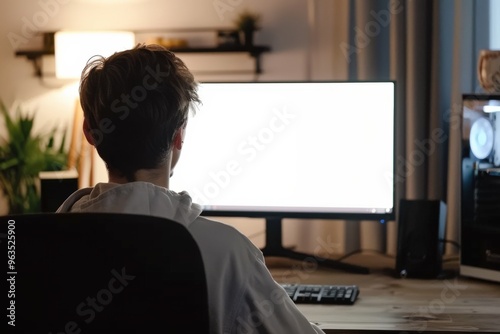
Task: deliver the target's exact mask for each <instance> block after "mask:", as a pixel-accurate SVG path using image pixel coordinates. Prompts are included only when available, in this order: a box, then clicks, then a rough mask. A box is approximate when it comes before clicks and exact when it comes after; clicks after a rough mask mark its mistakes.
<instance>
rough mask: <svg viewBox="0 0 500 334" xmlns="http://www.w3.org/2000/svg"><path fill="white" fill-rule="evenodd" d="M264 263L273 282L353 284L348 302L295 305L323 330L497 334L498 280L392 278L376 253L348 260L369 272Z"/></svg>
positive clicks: (274, 261) (387, 261)
mask: <svg viewBox="0 0 500 334" xmlns="http://www.w3.org/2000/svg"><path fill="white" fill-rule="evenodd" d="M266 261H267V263H268V266H269V268H270V270H271V273H272V274H273V277H274V278H275V279H276V281H278V282H287V283H299V282H304V283H311V284H356V285H358V286H359V288H360V295H359V297H358V300H357V301H356V302H355V304H354V305H351V306H340V305H305V304H298V307H299V309H300V310H301V311H302V312H303V313H304V315H305V316H306V317H307V318H308V319H309V320H310V321H311V322H314V323H318V324H319V325H320V327H321V328H322V329H323V330H324V331H325V332H326V333H361V332H367V331H370V332H371V333H386V332H387V333H390V332H399V333H405V332H415V333H422V332H424V333H443V332H451V333H462V332H465V333H482V332H485V333H486V332H489V333H491V332H492V333H500V284H499V283H492V282H487V281H481V280H476V279H471V278H466V277H448V278H444V279H439V280H438V279H435V280H434V279H433V280H422V279H409V278H406V279H401V278H396V277H395V276H394V275H393V272H392V269H393V268H394V259H390V258H387V257H382V256H378V255H366V254H365V255H359V256H358V255H356V256H353V258H352V259H350V261H349V262H352V263H355V264H359V265H363V266H366V264H369V265H367V266H368V267H370V268H371V271H372V273H371V274H369V275H362V274H350V273H345V272H342V271H338V270H334V269H323V268H315V267H314V266H313V265H311V266H307V265H305V264H303V263H300V262H296V261H288V260H281V259H279V260H278V259H272V258H270V259H267V260H266ZM455 265H456V266H457V265H458V263H455V264H452V266H455ZM447 266H448V267H450V263H447ZM389 269H391V270H389ZM445 269H450V268H447V267H446V266H445Z"/></svg>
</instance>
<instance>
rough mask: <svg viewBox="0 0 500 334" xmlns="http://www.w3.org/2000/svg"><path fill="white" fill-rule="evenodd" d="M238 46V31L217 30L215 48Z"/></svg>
mask: <svg viewBox="0 0 500 334" xmlns="http://www.w3.org/2000/svg"><path fill="white" fill-rule="evenodd" d="M235 45H240V35H239V32H238V30H232V29H227V30H217V46H218V47H228V46H235Z"/></svg>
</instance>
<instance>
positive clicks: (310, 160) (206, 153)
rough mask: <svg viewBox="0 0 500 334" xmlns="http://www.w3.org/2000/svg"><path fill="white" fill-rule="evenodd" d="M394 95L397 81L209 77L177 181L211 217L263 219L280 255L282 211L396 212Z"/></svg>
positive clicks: (346, 215)
mask: <svg viewBox="0 0 500 334" xmlns="http://www.w3.org/2000/svg"><path fill="white" fill-rule="evenodd" d="M394 95H395V83H394V82H392V81H384V82H381V81H378V82H366V81H363V82H362V81H342V82H341V81H335V82H332V81H328V82H326V81H325V82H323V81H322V82H310V81H308V82H226V83H222V82H202V83H200V86H199V96H200V99H201V101H202V104H200V105H199V106H198V108H197V110H196V114H195V115H194V117H190V119H189V122H188V125H187V132H186V137H185V141H184V147H183V150H182V153H181V158H180V160H179V162H178V165H177V166H176V168H175V170H174V174H173V176H172V178H171V180H170V182H171V184H170V188H171V189H173V190H175V191H181V190H186V191H187V192H188V193H189V194H190V195H191V196H192V198H193V201H194V202H196V203H199V204H201V205H202V206H203V214H204V215H210V216H239V217H241V216H243V217H263V218H266V219H267V223H268V224H267V225H266V226H267V237H266V248H265V249H267V250H271V249H275V250H279V251H278V253H280V252H281V250H282V248H281V246H280V245H270V243H281V240H278V239H280V238H281V225H280V219H281V218H299V217H301V218H326V219H364V220H377V221H385V220H389V219H392V218H393V217H394V207H395V199H394V182H395V181H394V170H395V168H394V165H395V159H394V156H395V154H394V133H395V130H394V126H395V119H394V117H395V111H394V101H395V97H394ZM271 253H276V252H274V251H271ZM278 255H279V254H278Z"/></svg>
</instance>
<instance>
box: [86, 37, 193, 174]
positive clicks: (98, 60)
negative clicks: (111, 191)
mask: <svg viewBox="0 0 500 334" xmlns="http://www.w3.org/2000/svg"><path fill="white" fill-rule="evenodd" d="M196 90H197V85H196V82H195V80H194V78H193V75H192V74H191V73H190V72H189V70H188V69H187V67H186V66H185V64H184V63H183V62H182V61H181V60H180V59H179V58H177V57H176V56H175V55H174V54H173V53H172V52H170V51H168V50H166V49H164V48H162V47H160V46H152V45H149V46H145V45H138V46H137V47H135V48H134V49H131V50H127V51H122V52H118V53H115V54H114V55H112V56H110V57H108V58H106V59H104V58H102V57H95V58H93V59H91V61H89V63H88V64H87V66H86V67H85V69H84V70H83V74H82V80H81V83H80V102H81V105H82V109H83V112H84V117H85V121H86V122H87V125H88V127H89V128H90V131H89V133H90V135H91V136H92V138H93V141H94V145H95V146H96V148H97V151H98V153H99V155H100V156H101V158H102V159H103V160H104V162H105V163H106V165H107V167H108V169H109V170H113V171H114V172H115V173H120V174H122V175H123V176H124V177H126V178H127V179H129V180H131V179H133V175H134V173H135V172H136V171H137V170H139V169H153V168H156V167H158V165H159V164H161V163H162V162H163V161H164V160H165V159H166V158H167V156H168V153H169V152H170V150H171V147H172V142H173V138H174V135H175V134H176V131H178V129H179V128H181V127H182V126H184V125H185V123H186V121H187V117H188V114H189V110H190V109H191V107H192V105H193V103H194V102H199V99H198V95H197V91H196ZM131 181H132V180H131Z"/></svg>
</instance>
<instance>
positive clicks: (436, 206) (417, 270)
mask: <svg viewBox="0 0 500 334" xmlns="http://www.w3.org/2000/svg"><path fill="white" fill-rule="evenodd" d="M445 224H446V204H445V203H444V202H442V201H438V200H404V199H403V200H401V201H400V204H399V214H398V250H397V256H396V272H397V274H398V275H400V276H401V277H410V278H412V277H413V278H436V277H437V276H438V275H439V274H440V273H441V269H442V256H443V249H444V242H443V241H444V232H445Z"/></svg>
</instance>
